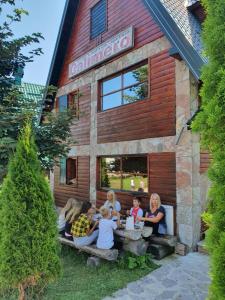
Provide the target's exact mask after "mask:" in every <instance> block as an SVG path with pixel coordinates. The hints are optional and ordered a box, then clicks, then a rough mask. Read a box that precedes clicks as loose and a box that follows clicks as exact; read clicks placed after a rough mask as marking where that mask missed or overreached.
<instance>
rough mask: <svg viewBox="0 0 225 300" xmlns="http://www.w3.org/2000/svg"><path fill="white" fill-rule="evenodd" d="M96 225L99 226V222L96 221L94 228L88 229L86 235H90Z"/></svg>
mask: <svg viewBox="0 0 225 300" xmlns="http://www.w3.org/2000/svg"><path fill="white" fill-rule="evenodd" d="M98 224H99V221H96V222H95V224H94V226H93V227H92V228H89V230H88V232H87V235H91V234H92V232H93V231H94V230H95V228H96V227H97V226H98Z"/></svg>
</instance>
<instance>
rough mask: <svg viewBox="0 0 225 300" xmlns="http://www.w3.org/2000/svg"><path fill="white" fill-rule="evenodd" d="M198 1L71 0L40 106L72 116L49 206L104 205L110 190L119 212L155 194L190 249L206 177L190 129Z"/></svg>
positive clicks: (198, 47)
mask: <svg viewBox="0 0 225 300" xmlns="http://www.w3.org/2000/svg"><path fill="white" fill-rule="evenodd" d="M203 19H204V11H203V9H202V7H201V5H200V1H184V0H82V1H78V0H67V1H66V5H65V10H64V13H63V18H62V23H61V26H60V30H59V35H58V39H57V42H56V47H55V52H54V55H53V59H52V64H51V67H50V72H49V76H48V81H47V84H48V85H50V84H53V85H56V86H57V87H58V93H57V96H56V98H55V99H54V101H52V103H49V102H48V103H46V106H45V109H46V110H49V109H50V110H52V109H54V110H55V111H56V112H57V111H63V110H64V109H65V108H67V107H69V108H70V109H72V111H73V114H74V121H73V125H72V128H71V129H72V138H73V140H74V144H73V145H71V151H70V152H69V153H68V157H67V158H65V159H62V160H61V161H60V167H57V166H56V167H55V169H54V172H53V173H52V174H51V180H52V186H53V190H54V195H55V201H56V204H57V205H58V206H63V205H64V204H65V202H66V201H67V199H68V198H69V197H75V198H77V199H80V200H89V199H90V200H91V201H93V202H95V201H96V202H97V206H100V205H102V204H103V203H104V201H105V200H106V192H107V190H109V189H114V190H115V191H116V194H117V197H118V199H119V200H120V202H121V204H122V207H123V209H127V208H130V207H131V206H132V197H133V195H137V196H139V197H141V198H142V200H143V204H142V206H143V207H146V206H147V205H148V198H149V194H151V193H152V192H156V193H158V194H159V195H160V196H161V199H162V203H163V204H165V205H169V206H170V207H172V210H173V215H174V216H173V224H174V230H173V233H174V234H176V235H177V236H178V238H179V240H180V241H181V242H182V243H184V244H186V245H187V246H189V247H190V248H192V249H193V248H194V247H195V246H196V243H197V242H198V240H199V238H200V227H201V217H200V216H201V213H202V210H203V208H204V207H205V202H206V191H207V187H208V180H207V176H206V173H205V171H206V170H207V166H208V155H207V153H204V152H203V153H201V150H200V143H199V135H198V134H193V133H192V132H191V130H189V124H190V122H191V120H192V117H193V116H194V115H195V114H196V112H197V111H198V108H199V97H198V93H199V76H200V69H201V67H202V66H203V65H204V63H206V62H207V60H206V59H205V58H204V57H203V56H202V44H201V38H200V32H201V22H202V21H203Z"/></svg>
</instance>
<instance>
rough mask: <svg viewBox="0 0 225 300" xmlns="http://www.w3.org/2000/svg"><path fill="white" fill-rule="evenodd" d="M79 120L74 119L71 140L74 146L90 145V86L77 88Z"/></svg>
mask: <svg viewBox="0 0 225 300" xmlns="http://www.w3.org/2000/svg"><path fill="white" fill-rule="evenodd" d="M79 93H80V96H79V119H76V118H75V119H74V120H73V124H72V126H71V133H72V139H73V140H74V141H75V142H76V145H89V144H90V126H91V86H90V85H85V86H83V87H81V88H79Z"/></svg>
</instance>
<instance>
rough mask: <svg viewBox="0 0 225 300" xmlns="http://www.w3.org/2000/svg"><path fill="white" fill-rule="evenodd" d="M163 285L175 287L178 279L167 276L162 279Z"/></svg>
mask: <svg viewBox="0 0 225 300" xmlns="http://www.w3.org/2000/svg"><path fill="white" fill-rule="evenodd" d="M162 285H163V286H165V287H166V288H169V287H174V286H175V285H177V281H175V280H172V279H168V278H167V279H164V280H163V281H162Z"/></svg>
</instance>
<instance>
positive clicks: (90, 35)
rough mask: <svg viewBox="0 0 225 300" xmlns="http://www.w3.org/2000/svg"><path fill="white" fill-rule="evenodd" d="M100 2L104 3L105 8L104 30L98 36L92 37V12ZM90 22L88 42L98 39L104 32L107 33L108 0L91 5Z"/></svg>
mask: <svg viewBox="0 0 225 300" xmlns="http://www.w3.org/2000/svg"><path fill="white" fill-rule="evenodd" d="M100 1H106V8H105V18H106V20H105V29H104V31H102V32H100V33H99V34H98V35H96V36H94V37H92V11H93V9H94V8H95V7H96V6H97V5H98V4H99V2H100ZM89 15H90V22H89V33H90V34H89V37H90V41H93V40H95V39H98V38H99V37H101V35H102V34H103V33H105V32H106V31H108V0H99V1H98V2H97V3H95V5H93V6H92V7H91V8H90V14H89Z"/></svg>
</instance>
